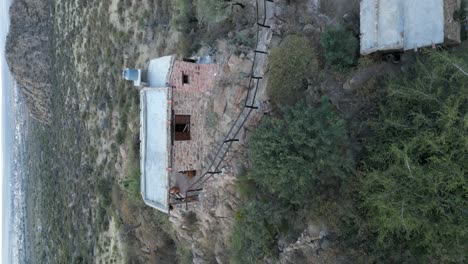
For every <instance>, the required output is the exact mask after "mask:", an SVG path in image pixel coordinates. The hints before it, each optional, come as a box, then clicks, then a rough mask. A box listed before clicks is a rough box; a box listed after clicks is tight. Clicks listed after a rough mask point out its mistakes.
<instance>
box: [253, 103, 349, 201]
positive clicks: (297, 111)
mask: <svg viewBox="0 0 468 264" xmlns="http://www.w3.org/2000/svg"><path fill="white" fill-rule="evenodd" d="M348 141H349V140H348V137H347V134H346V129H345V124H344V120H343V119H341V118H340V117H338V115H337V114H336V113H335V111H334V109H333V107H332V106H331V105H330V103H329V102H328V100H327V99H326V98H323V100H322V103H321V104H320V106H319V107H317V108H312V107H309V106H306V105H304V104H302V103H301V104H298V105H296V106H294V107H290V108H286V109H285V113H284V118H283V119H279V118H274V117H270V118H265V119H264V120H263V121H262V123H261V124H260V126H259V127H258V128H257V130H256V131H255V133H254V134H253V135H252V138H251V140H250V146H249V157H250V160H251V161H252V170H251V171H250V172H249V174H248V175H249V178H250V179H251V180H253V181H255V182H256V183H257V184H259V185H260V186H261V187H263V188H265V189H266V190H267V191H268V192H270V193H272V194H274V195H276V196H278V197H279V198H282V199H285V200H287V201H290V202H291V203H296V204H302V203H304V202H310V201H311V200H312V199H313V198H314V199H318V197H319V195H321V194H325V193H326V192H327V191H329V190H330V188H336V187H338V186H339V185H340V182H341V180H342V179H344V178H345V177H346V176H350V174H351V171H352V168H353V160H352V158H351V155H350V152H349V150H348V144H349V142H348ZM311 195H313V197H312V196H311Z"/></svg>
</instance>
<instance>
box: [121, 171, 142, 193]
mask: <svg viewBox="0 0 468 264" xmlns="http://www.w3.org/2000/svg"><path fill="white" fill-rule="evenodd" d="M128 166H129V168H128V170H127V177H126V178H125V180H124V181H123V182H122V185H123V187H124V188H125V190H126V191H127V193H128V194H129V195H130V197H131V198H132V200H133V201H137V200H140V199H141V195H140V192H141V190H140V168H139V166H138V165H137V164H134V163H131V164H129V165H128Z"/></svg>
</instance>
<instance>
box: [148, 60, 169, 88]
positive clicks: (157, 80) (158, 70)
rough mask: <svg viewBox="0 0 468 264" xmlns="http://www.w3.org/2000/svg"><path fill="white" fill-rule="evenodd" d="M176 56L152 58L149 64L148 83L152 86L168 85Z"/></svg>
mask: <svg viewBox="0 0 468 264" xmlns="http://www.w3.org/2000/svg"><path fill="white" fill-rule="evenodd" d="M173 63H174V56H164V57H161V58H157V59H154V60H151V61H150V63H149V65H148V72H147V76H148V85H149V86H150V87H166V86H168V81H169V77H170V74H171V69H172V64H173Z"/></svg>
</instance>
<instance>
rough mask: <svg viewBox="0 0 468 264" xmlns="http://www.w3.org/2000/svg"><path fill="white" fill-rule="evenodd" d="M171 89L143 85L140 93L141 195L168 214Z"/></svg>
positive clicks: (149, 203) (146, 201)
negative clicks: (144, 86)
mask: <svg viewBox="0 0 468 264" xmlns="http://www.w3.org/2000/svg"><path fill="white" fill-rule="evenodd" d="M171 97H172V94H171V88H169V87H160V88H144V89H142V90H141V92H140V98H141V99H140V103H141V104H140V105H141V111H140V121H141V123H140V124H141V129H140V141H141V143H140V144H141V145H140V151H141V160H140V162H141V164H140V165H141V166H140V167H141V194H142V196H143V200H144V201H145V203H146V204H148V205H150V206H152V207H154V208H156V209H158V210H160V211H162V212H165V213H167V212H168V211H169V200H168V199H169V188H170V182H169V181H170V175H169V173H170V171H168V168H170V167H171V159H170V151H171V138H170V135H171V134H170V131H171V127H170V124H169V123H168V120H170V119H171V112H172V109H171V104H170V103H169V100H170V99H171Z"/></svg>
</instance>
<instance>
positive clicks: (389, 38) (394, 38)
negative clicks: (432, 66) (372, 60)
mask: <svg viewBox="0 0 468 264" xmlns="http://www.w3.org/2000/svg"><path fill="white" fill-rule="evenodd" d="M360 17H361V53H362V54H369V53H372V52H375V51H378V50H398V49H403V50H409V49H414V48H420V47H425V46H431V45H432V44H440V43H443V42H444V0H361V16H360Z"/></svg>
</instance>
